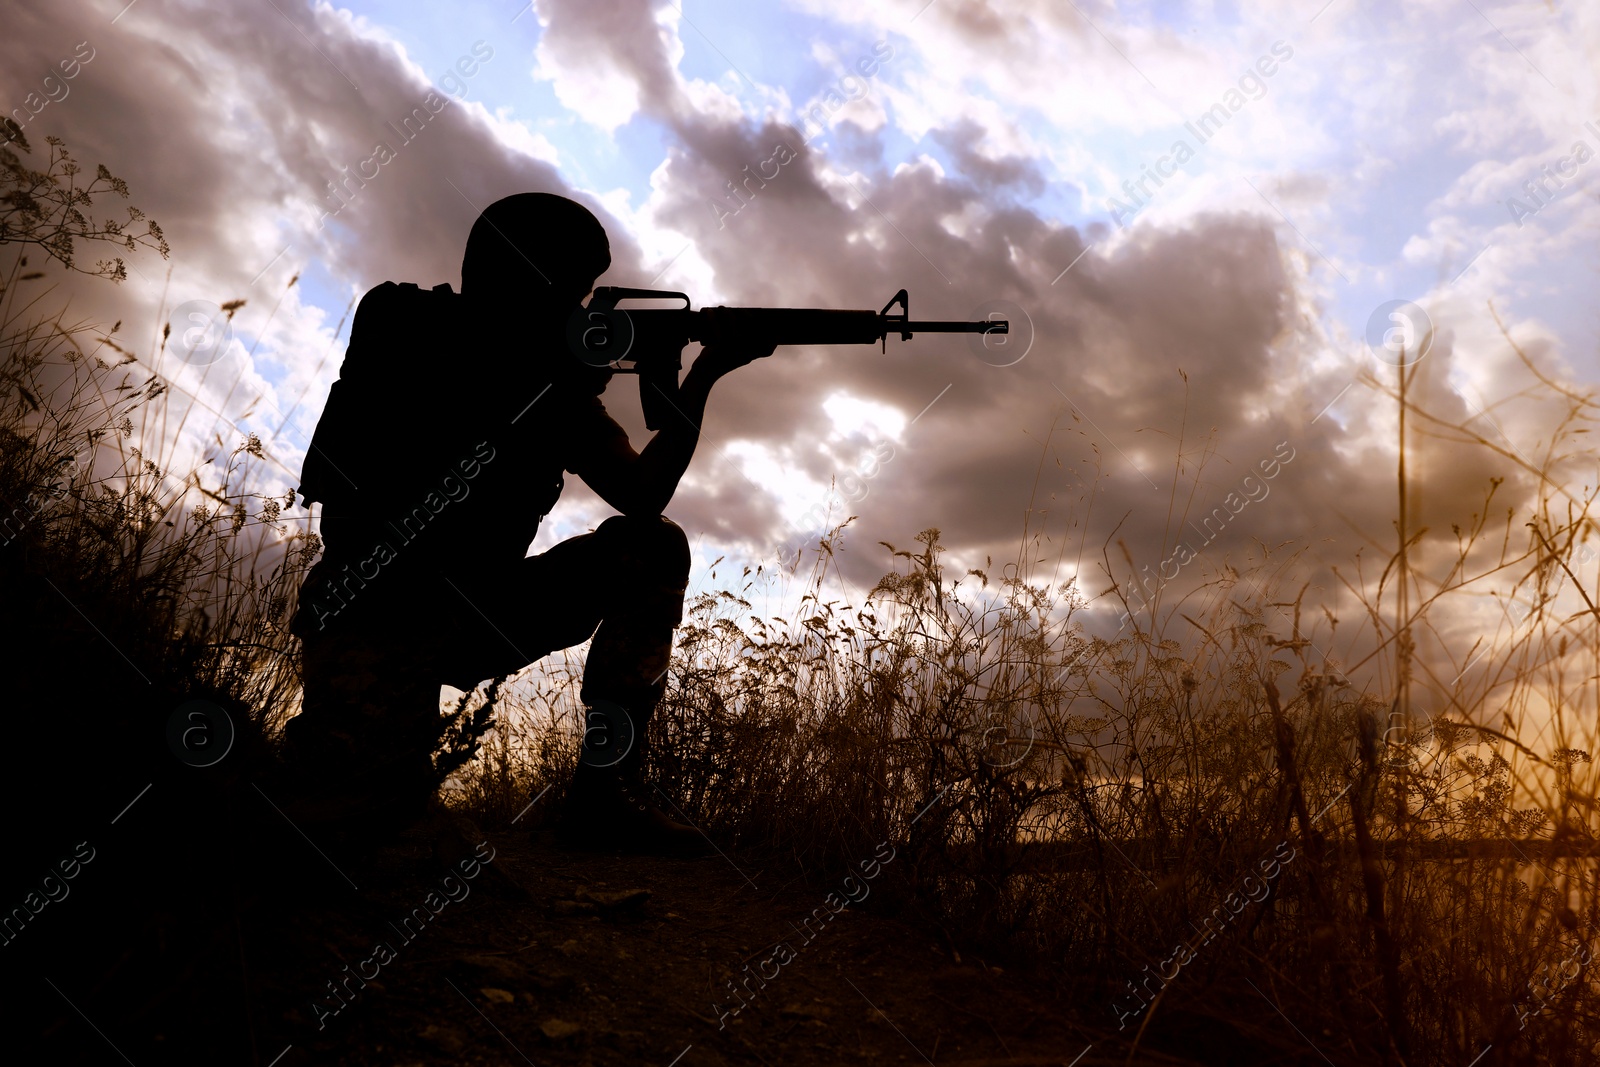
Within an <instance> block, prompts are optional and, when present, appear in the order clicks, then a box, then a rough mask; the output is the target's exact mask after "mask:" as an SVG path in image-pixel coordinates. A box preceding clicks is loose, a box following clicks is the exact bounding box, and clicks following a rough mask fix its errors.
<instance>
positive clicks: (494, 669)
mask: <svg viewBox="0 0 1600 1067" xmlns="http://www.w3.org/2000/svg"><path fill="white" fill-rule="evenodd" d="M610 261H611V256H610V246H609V243H608V241H607V239H606V234H605V231H604V229H603V228H602V227H601V226H600V223H599V221H598V220H597V219H595V217H594V216H593V215H592V214H590V213H589V212H588V211H587V210H586V209H584V208H583V207H582V206H581V205H579V204H577V203H574V202H573V201H571V200H567V199H565V198H563V197H559V196H553V195H550V194H545V193H524V194H519V195H516V196H511V197H507V198H505V199H504V200H500V201H497V202H496V203H494V204H492V205H490V206H489V207H488V208H487V209H486V210H485V211H484V212H483V214H482V215H481V216H480V217H479V218H478V220H477V222H476V223H475V224H474V225H473V227H472V233H471V235H470V236H469V237H468V239H467V248H466V255H465V257H464V259H463V261H462V267H461V293H460V295H456V294H454V293H451V292H450V290H449V287H448V286H447V285H442V286H439V287H437V288H436V289H434V290H432V291H431V292H430V291H426V290H420V289H417V288H416V287H414V286H406V285H395V284H394V283H391V282H386V283H384V284H383V285H380V286H378V287H377V288H376V289H373V290H372V291H371V292H369V293H368V294H367V295H366V296H365V297H364V298H363V299H362V301H361V304H360V307H359V308H358V309H357V311H356V319H355V323H354V325H353V327H352V329H351V335H350V345H349V351H348V353H347V355H346V357H345V362H344V365H343V367H342V369H341V375H340V380H339V381H338V382H337V383H335V385H334V389H333V392H332V393H331V394H330V396H329V400H328V406H327V408H326V410H325V411H324V413H323V416H322V419H321V421H320V422H319V423H318V426H317V432H316V436H315V438H314V439H313V443H312V447H311V449H310V450H309V452H308V456H307V460H306V466H305V471H304V473H303V479H302V481H303V484H302V486H301V493H302V494H303V495H304V496H305V497H306V499H307V501H308V502H309V501H313V500H320V501H322V502H323V516H322V536H323V538H324V542H325V546H326V551H325V554H324V556H323V558H322V559H321V560H320V561H319V562H318V563H317V565H316V566H315V567H314V568H313V569H312V571H311V573H310V574H309V575H308V576H307V578H306V580H305V583H304V585H303V587H302V589H301V593H300V607H299V610H298V613H297V615H296V617H295V619H294V622H293V624H292V629H293V631H294V632H295V633H296V634H297V635H299V637H300V638H301V641H302V642H303V647H304V661H303V662H304V677H305V698H304V706H303V711H302V712H301V714H300V715H299V716H298V717H297V718H295V719H293V720H291V722H290V723H289V724H288V729H287V733H286V738H287V746H286V748H287V752H286V756H287V762H288V764H289V766H290V768H291V771H292V773H293V774H294V776H295V780H298V781H299V782H301V783H302V785H303V786H309V787H310V789H311V791H312V792H314V793H316V794H318V795H319V796H320V797H321V798H322V799H324V800H327V801H329V802H330V804H331V809H330V810H333V811H335V812H337V814H336V815H335V816H333V817H332V820H331V821H333V822H337V823H343V824H347V825H348V824H376V825H378V826H391V827H392V826H394V825H396V824H400V823H404V822H407V821H410V820H411V819H413V818H415V817H416V816H417V815H418V814H420V812H421V810H422V809H423V807H424V806H425V805H426V803H427V800H428V798H429V797H430V796H431V795H432V793H433V791H434V789H435V788H436V786H437V784H438V778H439V774H438V772H437V771H436V769H435V766H434V763H433V759H432V753H433V752H434V750H435V748H436V747H437V746H438V744H439V742H440V740H441V733H442V731H443V728H444V726H445V724H446V723H447V721H448V720H447V719H446V718H444V717H443V716H441V714H440V709H439V686H440V684H441V683H448V684H450V685H454V686H456V687H458V688H462V689H470V688H472V687H473V686H474V685H476V684H477V683H479V682H481V681H483V680H485V679H488V678H493V677H497V676H499V675H502V674H507V673H510V672H513V671H516V670H519V669H521V668H523V667H525V666H527V665H528V664H530V663H532V662H534V661H535V660H537V659H539V658H540V657H542V656H545V655H547V654H549V653H550V652H552V651H554V650H556V649H561V648H567V647H569V646H572V645H576V644H579V643H581V642H582V641H584V640H586V639H588V638H589V637H590V636H591V635H593V637H594V641H593V644H592V646H591V648H590V652H589V656H588V664H587V668H586V670H585V672H584V678H583V687H582V699H583V701H584V703H585V704H586V705H589V706H590V707H591V709H592V710H591V712H590V719H589V723H588V725H589V729H588V730H587V732H586V733H585V738H584V743H583V747H582V753H581V756H580V760H579V766H578V768H577V772H576V774H575V777H574V779H573V785H572V791H571V793H570V796H569V802H568V805H567V808H566V814H565V817H564V821H563V826H562V830H563V837H564V838H565V840H567V841H568V842H569V843H570V844H573V845H577V846H580V847H581V846H584V845H588V846H590V847H595V848H618V849H625V850H632V851H651V852H692V851H698V849H699V847H700V846H701V845H703V844H704V839H703V838H702V837H701V836H700V835H699V834H698V833H697V832H696V831H694V830H692V829H691V828H689V827H687V826H684V825H682V824H681V823H677V822H674V821H673V820H671V819H670V818H668V817H667V816H666V815H664V814H663V813H662V812H661V811H660V810H659V809H657V808H656V807H655V806H654V805H653V804H651V803H650V802H649V799H648V797H647V796H646V795H645V793H644V789H643V784H642V783H641V781H640V771H641V766H642V763H643V759H644V745H645V738H646V730H647V727H648V723H649V720H650V716H651V712H652V710H653V709H654V707H655V705H656V703H657V701H658V700H659V699H660V697H661V695H662V692H663V690H664V689H665V676H666V671H667V664H668V658H669V654H670V648H671V640H672V632H673V629H674V628H675V627H676V626H677V624H678V623H679V621H681V618H682V606H683V597H684V591H685V585H686V582H687V578H688V570H689V548H688V543H687V541H686V539H685V537H684V534H683V531H682V530H681V529H680V528H679V527H678V526H676V525H675V524H674V523H672V522H671V521H669V520H668V519H666V518H665V517H663V516H662V514H661V513H662V510H663V509H664V508H665V507H666V505H667V503H668V501H670V500H671V499H672V495H673V493H674V491H675V490H676V488H677V485H678V481H679V479H680V478H682V476H683V473H684V471H685V469H687V467H688V465H689V460H690V457H691V456H693V454H694V450H695V444H696V442H697V439H698V429H697V427H698V426H699V424H700V422H701V420H702V418H703V412H704V407H705V401H706V396H707V394H708V393H709V391H710V389H711V386H712V384H713V383H714V382H715V381H716V380H717V379H719V378H721V377H722V376H723V375H724V374H727V373H728V372H729V371H732V370H734V369H735V368H737V367H740V366H743V365H744V364H746V363H749V362H750V361H751V360H753V359H757V358H760V357H762V356H765V355H769V354H770V353H771V351H772V348H771V347H770V346H764V347H756V348H746V349H741V350H737V351H736V350H730V349H726V348H724V349H721V350H717V349H713V348H706V349H704V350H703V351H702V352H701V353H700V355H699V356H698V357H697V358H696V359H695V361H694V364H693V366H692V367H691V368H690V370H689V372H688V374H687V375H686V376H685V378H684V382H683V388H682V392H681V396H680V397H679V398H678V399H677V401H676V403H677V406H678V408H679V409H680V411H681V413H682V415H683V418H682V419H676V420H674V421H673V422H672V423H671V424H670V425H669V426H667V427H666V428H664V429H662V430H660V431H659V432H658V433H656V434H655V436H654V437H653V438H652V439H651V440H650V442H649V443H648V444H647V445H646V446H645V448H644V450H643V451H641V452H637V453H636V452H635V451H634V450H633V448H632V447H631V446H630V445H629V442H628V438H627V434H626V433H625V432H624V430H623V429H622V427H621V426H619V425H618V424H617V423H616V422H615V421H614V420H613V419H612V418H611V417H610V416H609V415H608V414H607V413H606V410H605V407H604V406H603V405H602V404H601V401H600V397H599V394H600V393H601V391H603V390H604V388H605V385H606V383H607V381H608V380H609V378H610V377H611V372H610V371H609V370H607V369H604V368H599V369H597V368H595V367H592V366H589V365H587V364H586V363H585V362H583V361H582V360H580V359H578V358H577V357H576V356H575V355H574V354H573V353H572V351H571V349H570V348H569V345H568V342H567V339H566V326H567V320H568V317H569V315H570V314H571V313H572V311H573V310H574V309H575V308H577V307H578V306H579V304H580V303H581V301H582V299H583V297H584V296H585V295H586V294H587V293H588V292H589V291H590V290H591V289H592V288H593V287H594V282H595V280H596V278H598V277H599V276H600V275H601V274H603V273H604V272H605V271H606V269H607V268H608V267H609V265H610ZM422 412H426V414H416V413H422ZM563 472H570V473H573V474H576V475H578V476H579V477H580V478H582V479H583V480H584V482H586V483H587V484H588V485H589V487H590V488H592V489H593V490H594V491H595V492H596V493H597V494H598V495H599V496H600V497H601V499H603V500H605V501H606V502H607V503H608V504H610V505H611V506H612V507H614V508H616V509H617V510H618V511H619V512H621V513H622V514H621V515H619V516H613V517H612V518H609V519H607V520H605V521H604V522H603V523H601V524H600V526H599V528H598V529H596V530H595V531H594V532H592V533H589V534H584V535H582V536H579V537H574V538H571V539H569V540H566V541H563V542H561V543H560V544H558V545H556V546H555V547H553V548H551V549H550V550H549V551H548V552H544V553H542V554H540V555H536V556H532V557H527V556H526V555H525V554H526V552H527V548H528V545H529V544H530V542H531V541H532V540H533V538H534V535H535V533H536V532H537V530H538V527H539V523H540V521H541V520H542V519H543V518H544V516H545V515H546V514H547V513H548V512H549V511H550V509H551V508H552V507H553V506H554V505H555V503H556V500H557V498H558V497H559V496H560V494H561V490H562V488H563ZM597 627H598V629H597Z"/></svg>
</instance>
